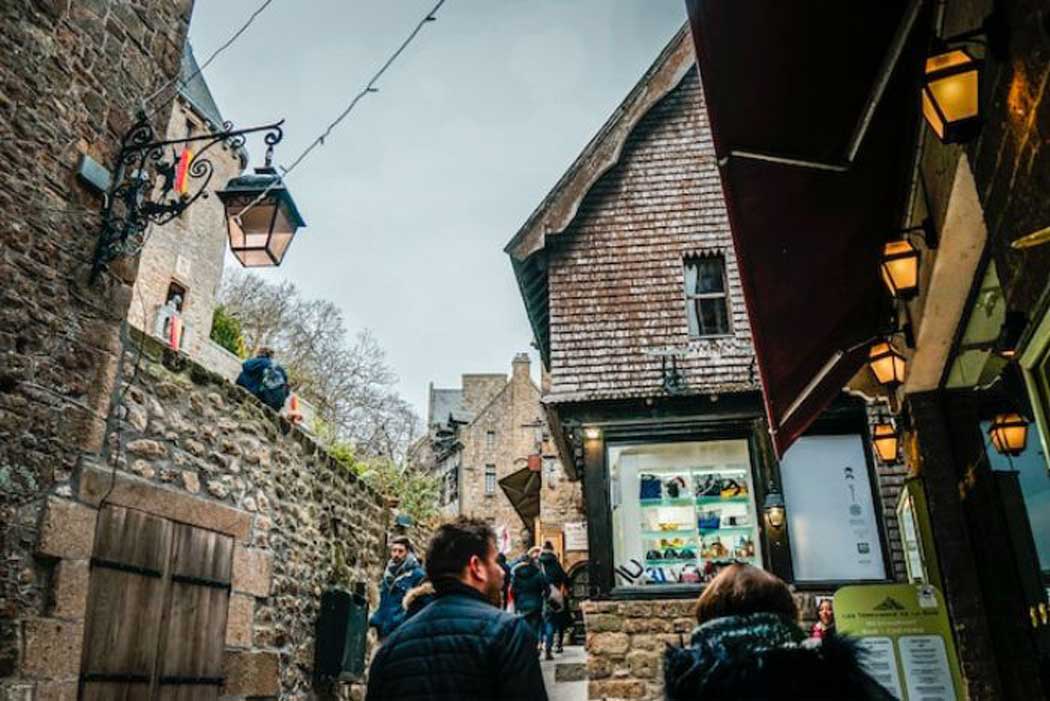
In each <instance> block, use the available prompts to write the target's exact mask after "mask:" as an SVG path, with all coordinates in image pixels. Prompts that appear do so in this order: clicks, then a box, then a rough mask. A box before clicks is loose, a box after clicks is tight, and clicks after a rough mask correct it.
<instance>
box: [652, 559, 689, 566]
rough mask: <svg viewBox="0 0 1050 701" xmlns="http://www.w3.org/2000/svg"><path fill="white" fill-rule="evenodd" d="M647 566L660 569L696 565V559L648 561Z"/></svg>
mask: <svg viewBox="0 0 1050 701" xmlns="http://www.w3.org/2000/svg"><path fill="white" fill-rule="evenodd" d="M645 564H646V565H649V566H656V567H659V566H660V565H695V564H696V558H695V557H676V558H672V559H670V560H666V559H663V558H661V559H659V560H648V559H647V560H646V561H645Z"/></svg>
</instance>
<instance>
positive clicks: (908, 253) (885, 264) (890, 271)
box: [882, 239, 919, 296]
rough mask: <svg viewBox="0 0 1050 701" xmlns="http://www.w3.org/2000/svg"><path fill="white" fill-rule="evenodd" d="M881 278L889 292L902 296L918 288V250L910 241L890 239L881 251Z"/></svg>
mask: <svg viewBox="0 0 1050 701" xmlns="http://www.w3.org/2000/svg"><path fill="white" fill-rule="evenodd" d="M882 280H883V282H885V283H886V287H888V288H889V290H890V293H891V294H893V295H894V296H903V295H907V294H910V293H913V292H914V291H916V290H918V287H919V251H918V250H917V249H916V248H915V246H914V245H912V243H911V241H908V240H906V239H902V240H900V241H890V242H889V243H887V244H886V247H885V248H884V249H883V251H882Z"/></svg>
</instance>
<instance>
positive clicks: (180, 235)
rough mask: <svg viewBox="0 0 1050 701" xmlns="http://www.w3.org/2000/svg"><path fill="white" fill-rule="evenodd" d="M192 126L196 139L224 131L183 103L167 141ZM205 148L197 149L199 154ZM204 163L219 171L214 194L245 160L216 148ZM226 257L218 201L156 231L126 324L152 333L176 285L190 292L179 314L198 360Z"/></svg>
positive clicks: (188, 349) (188, 347)
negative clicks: (203, 135) (198, 136)
mask: <svg viewBox="0 0 1050 701" xmlns="http://www.w3.org/2000/svg"><path fill="white" fill-rule="evenodd" d="M189 124H192V125H193V129H194V133H196V134H200V133H206V132H207V131H209V130H211V129H212V128H215V129H221V128H222V127H221V125H216V126H214V127H212V126H211V125H209V124H208V123H207V122H205V121H204V120H203V119H202V117H201V116H200V115H199V114H197V112H196V111H195V110H193V109H192V108H191V107H190V106H189V105H188V104H187V103H186V101H185V100H184V99H181V98H180V99H179V100H177V101H176V103H175V107H174V109H172V110H171V118H170V120H169V122H168V126H167V131H166V134H167V138H169V139H183V138H186V136H187V134H188V125H189ZM203 143H206V142H201V143H199V144H196V145H195V146H196V149H198V150H199V149H200V147H201V145H203ZM202 157H207V158H208V160H210V161H211V163H212V165H214V166H215V172H214V174H213V175H212V179H211V182H210V183H209V188H211V189H220V188H222V187H225V185H226V183H227V182H229V180H230V179H231V178H235V177H237V176H238V175H239V174H240V173H241V165H242V164H241V154H240V153H239V152H238V150H237V149H231V148H230V147H229V146H228V145H226V144H216V145H215V146H213V147H211V148H210V149H209V150H208V151H206V152H205V154H204V155H203V156H202ZM225 256H226V210H225V208H224V207H223V205H222V202H221V201H220V200H219V198H218V197H208V198H207V199H203V198H202V199H200V200H198V201H197V202H196V203H194V205H193V207H191V208H190V209H188V210H187V211H186V212H185V213H183V214H182V216H180V217H178V218H177V219H175V220H174V221H172V222H171V223H170V224H167V225H166V226H154V227H152V228H151V230H150V233H149V238H148V239H147V240H146V244H145V245H144V246H143V249H142V255H141V256H140V257H139V270H138V277H137V278H136V280H135V286H134V288H133V292H132V301H131V307H130V309H129V310H128V321H130V322H131V324H132V325H133V326H134V327H135V328H138V329H141V330H142V331H145V332H146V333H150V334H151V333H153V331H154V324H155V320H156V317H157V310H158V308H159V307H161V306H162V305H163V304H164V303H165V301H166V299H167V293H168V286H169V285H170V284H171V283H172V282H176V283H178V284H179V285H181V286H182V287H183V288H184V289H185V290H186V295H185V297H184V299H183V300H182V312H181V316H182V321H183V334H184V336H185V338H184V340H183V343H182V350H183V351H184V352H185V353H187V354H188V355H189V356H190V357H192V358H198V357H200V356H201V354H202V353H204V352H205V350H206V348H205V347H206V346H207V344H208V343H209V340H210V339H209V335H210V334H211V323H212V315H213V314H214V312H215V297H216V294H217V292H218V290H219V284H220V282H221V280H222V268H223V261H224V258H225Z"/></svg>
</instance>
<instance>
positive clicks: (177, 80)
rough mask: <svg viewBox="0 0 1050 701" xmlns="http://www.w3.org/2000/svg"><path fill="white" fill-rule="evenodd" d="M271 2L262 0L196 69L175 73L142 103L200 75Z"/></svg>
mask: <svg viewBox="0 0 1050 701" xmlns="http://www.w3.org/2000/svg"><path fill="white" fill-rule="evenodd" d="M272 2H273V0H264V2H263V4H262V5H260V6H259V7H258V8H257V9H256V10H255V12H253V13H252V14H251V16H250V17H248V21H247V22H245V23H244V24H243V25H241V28H240V29H238V30H237V31H236V32H234V33H233V36H231V37H230V38H229V39H227V40H226V43H224V44H223V45H222V46H220V47H219V48H217V49H215V51H213V52H212V54H211V56H209V57H208V59H207V60H206V61H205V62H204V63H202V64H200V65H199V66H198V67H197V70H195V71H194V72H193V73H191V74H190V75H188V76H186V77H185V78H180V77H179V76H178V75H176V76H175V77H174V78H172V79H171V80H169V81H168V82H166V83H164V84H163V85H161V86H160V87H159V88H157V89H156V90H154V91H153V92H152V93H151V94H150V95H149V96H147V97H146V99H145V100H143V101H142V103H143V105H148V104H149V103H151V102H152V101H153V100H154V98H156V97H157V96H158V95H160V94H161V93H162V92H164V91H165V90H167V89H168V88H169V87H171V86H172V85H174V84H175V83H181V85H182V86H183V87H186V85H188V84H189V82H190V81H191V80H193V79H194V78H196V77H197V76H198V75H200V74H201V73H202V72H203V71H204V69H205V68H207V67H208V66H210V65H211V62H212V61H214V60H215V59H216V58H218V56H219V54H221V53H222V52H223V51H225V50H226V49H228V48H230V46H231V45H232V44H233V43H234V42H236V41H237V40H238V39H240V37H241V35H242V34H244V32H246V31H247V30H248V27H250V26H251V24H252V22H254V21H255V18H256V17H258V16H259V15H261V14H262V13H263V11H265V10H266V8H267V7H269V6H270V3H272ZM158 109H159V108H158ZM155 112H156V110H152V111H150V112H148V113H147V116H150V117H151V116H153V114H154V113H155Z"/></svg>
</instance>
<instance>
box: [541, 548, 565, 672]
mask: <svg viewBox="0 0 1050 701" xmlns="http://www.w3.org/2000/svg"><path fill="white" fill-rule="evenodd" d="M539 565H540V569H541V570H542V571H543V576H544V577H545V578H546V580H547V596H546V597H544V599H543V649H544V656H545V659H548V660H551V659H554V656H553V655H552V654H551V648H554V640H555V638H557V640H558V646H557V648H555V649H556V650H557V652H563V651H564V649H565V648H564V647H563V642H564V640H565V628H566V627H567V626H568V625H569V624H570V622H571V618H572V614H571V613H570V612H569V606H568V597H567V596H566V591H567V590H568V587H569V576H568V575H567V574H565V569H564V568H563V567H562V566H561V562H559V561H558V554H557V553H556V552H554V544H553V543H551V542H550V541H549V540H548V541H547V542H545V543H544V544H543V551H542V552H541V553H540V558H539Z"/></svg>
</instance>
